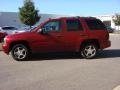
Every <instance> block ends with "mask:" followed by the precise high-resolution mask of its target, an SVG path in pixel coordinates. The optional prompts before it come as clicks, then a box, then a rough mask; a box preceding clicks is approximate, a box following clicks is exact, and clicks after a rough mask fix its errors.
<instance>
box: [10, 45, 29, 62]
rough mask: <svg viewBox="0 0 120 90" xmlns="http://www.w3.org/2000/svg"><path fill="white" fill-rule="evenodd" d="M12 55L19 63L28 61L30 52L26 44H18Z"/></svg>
mask: <svg viewBox="0 0 120 90" xmlns="http://www.w3.org/2000/svg"><path fill="white" fill-rule="evenodd" d="M10 55H11V56H12V57H13V59H15V60H18V61H21V60H26V59H28V56H29V50H28V48H27V47H26V46H25V45H24V44H16V45H14V46H13V47H12V49H11V51H10Z"/></svg>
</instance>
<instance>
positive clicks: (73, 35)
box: [3, 17, 110, 54]
mask: <svg viewBox="0 0 120 90" xmlns="http://www.w3.org/2000/svg"><path fill="white" fill-rule="evenodd" d="M85 19H95V20H96V18H91V17H64V18H58V19H50V20H48V21H46V22H45V23H43V24H41V25H40V26H38V27H37V28H36V29H35V30H34V31H33V32H25V33H20V34H14V35H9V36H7V37H6V39H5V40H6V41H5V43H4V44H3V51H4V52H5V53H7V54H9V51H10V46H11V44H12V43H16V42H17V43H22V42H26V43H27V44H28V45H29V47H30V49H31V51H32V52H62V51H63V52H64V51H75V52H76V51H79V50H80V47H81V44H82V43H83V42H84V41H85V40H97V41H98V42H99V46H100V47H99V49H104V48H107V47H109V46H110V41H109V34H108V32H107V31H106V30H94V31H92V30H90V29H89V27H88V26H87V24H86V21H85ZM58 20H59V21H60V31H59V32H56V31H51V32H48V33H47V34H43V33H38V30H39V29H40V28H42V27H43V26H44V25H46V24H47V23H48V22H52V21H58ZM66 20H79V21H80V22H81V24H82V27H83V30H82V31H79V30H78V31H67V24H66Z"/></svg>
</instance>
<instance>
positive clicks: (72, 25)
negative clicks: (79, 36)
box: [66, 20, 83, 31]
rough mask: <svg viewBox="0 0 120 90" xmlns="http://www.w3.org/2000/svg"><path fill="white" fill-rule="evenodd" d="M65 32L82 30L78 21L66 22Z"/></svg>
mask: <svg viewBox="0 0 120 90" xmlns="http://www.w3.org/2000/svg"><path fill="white" fill-rule="evenodd" d="M66 23H67V31H81V30H83V28H82V25H81V23H80V21H79V20H67V21H66Z"/></svg>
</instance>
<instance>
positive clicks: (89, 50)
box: [80, 44, 98, 59]
mask: <svg viewBox="0 0 120 90" xmlns="http://www.w3.org/2000/svg"><path fill="white" fill-rule="evenodd" d="M97 51H98V48H97V47H96V45H95V44H86V45H85V46H83V47H82V49H81V51H80V53H81V56H82V57H83V58H86V59H91V58H94V57H95V56H96V54H97Z"/></svg>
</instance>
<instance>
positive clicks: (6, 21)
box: [0, 12, 119, 30]
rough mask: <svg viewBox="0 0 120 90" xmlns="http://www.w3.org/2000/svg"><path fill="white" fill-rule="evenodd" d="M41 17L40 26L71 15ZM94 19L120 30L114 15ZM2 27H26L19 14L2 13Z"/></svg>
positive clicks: (0, 21) (44, 15)
mask: <svg viewBox="0 0 120 90" xmlns="http://www.w3.org/2000/svg"><path fill="white" fill-rule="evenodd" d="M40 16H41V19H40V21H39V22H38V24H39V23H42V22H44V21H45V20H47V19H49V18H58V17H65V16H70V15H56V14H40ZM94 17H96V18H98V19H100V20H101V21H103V23H105V25H107V26H110V27H112V28H114V29H116V30H119V28H118V26H115V23H114V21H113V15H111V16H110V15H106V16H94ZM2 26H15V27H23V26H25V25H24V24H22V23H21V22H20V20H19V15H18V13H17V12H0V27H2Z"/></svg>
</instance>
